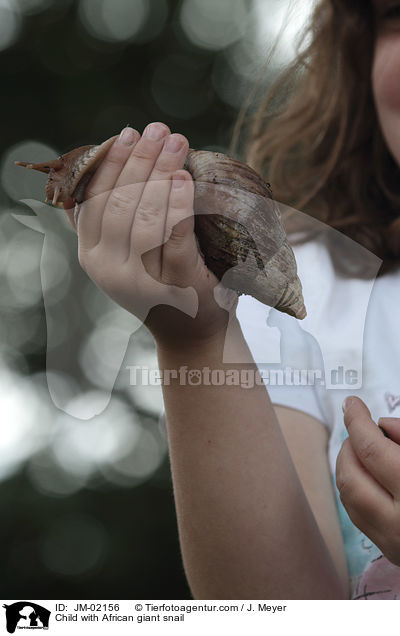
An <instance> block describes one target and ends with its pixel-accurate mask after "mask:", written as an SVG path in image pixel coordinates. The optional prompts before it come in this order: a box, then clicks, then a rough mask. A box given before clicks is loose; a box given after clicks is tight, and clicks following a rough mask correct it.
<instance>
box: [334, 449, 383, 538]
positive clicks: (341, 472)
mask: <svg viewBox="0 0 400 636" xmlns="http://www.w3.org/2000/svg"><path fill="white" fill-rule="evenodd" d="M336 485H337V488H338V490H339V494H340V499H341V501H342V503H343V505H344V507H345V508H346V510H347V512H348V513H349V515H350V516H351V515H352V514H353V515H354V514H357V516H358V518H359V519H364V523H365V524H368V525H371V526H374V527H375V528H377V529H379V528H382V527H386V526H387V524H388V523H389V522H390V521H391V519H392V516H393V498H392V496H391V495H390V494H389V493H388V492H387V490H385V489H384V488H383V487H382V486H381V485H380V484H379V483H378V482H377V481H376V480H375V479H374V478H373V477H372V475H370V473H369V472H368V471H367V470H366V469H365V468H364V466H363V465H362V463H361V462H360V460H359V459H358V457H357V455H356V453H355V452H354V449H353V447H352V444H351V441H350V439H349V438H347V439H346V440H345V441H344V442H343V444H342V448H341V449H340V452H339V454H338V457H337V460H336Z"/></svg>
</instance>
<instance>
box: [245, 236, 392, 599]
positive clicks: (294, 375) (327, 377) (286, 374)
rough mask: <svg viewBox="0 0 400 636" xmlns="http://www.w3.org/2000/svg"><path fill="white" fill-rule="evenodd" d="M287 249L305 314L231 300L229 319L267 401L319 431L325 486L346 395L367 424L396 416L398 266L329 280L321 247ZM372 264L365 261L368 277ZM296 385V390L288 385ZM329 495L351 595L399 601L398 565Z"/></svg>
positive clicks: (342, 434)
mask: <svg viewBox="0 0 400 636" xmlns="http://www.w3.org/2000/svg"><path fill="white" fill-rule="evenodd" d="M344 240H345V241H349V239H347V238H345V239H344ZM351 244H353V245H356V244H354V242H353V241H351ZM346 245H347V246H349V245H350V244H349V243H346ZM357 249H359V246H357ZM294 252H295V255H296V261H297V265H298V272H299V277H300V280H301V282H302V285H303V292H304V300H305V305H306V308H307V317H306V318H305V319H304V320H303V321H300V320H296V319H295V318H292V317H291V316H287V315H286V314H282V313H281V312H278V311H277V310H275V309H270V308H268V307H266V306H265V305H263V304H262V303H260V302H259V301H257V300H255V299H254V298H252V297H251V296H241V297H240V298H239V304H238V310H237V315H238V319H239V322H240V324H241V328H242V331H243V333H244V336H245V339H246V341H247V343H248V345H249V348H250V350H251V353H252V355H253V357H254V359H255V361H256V363H257V366H258V368H259V370H260V372H261V373H262V374H263V376H264V382H265V384H266V387H267V389H268V392H269V395H270V397H271V400H272V402H273V403H274V404H281V405H285V406H290V407H292V408H295V409H298V410H300V411H304V412H305V413H308V414H310V415H312V416H314V417H316V418H317V419H319V420H320V421H321V422H322V423H323V424H324V425H325V426H326V427H327V428H328V430H329V433H330V438H329V462H330V466H331V472H332V479H333V481H334V475H335V464H336V458H337V455H338V452H339V450H340V447H341V445H342V443H343V440H344V439H345V438H346V436H347V431H346V429H345V426H344V424H343V412H342V402H343V400H344V398H345V397H346V396H348V395H357V396H359V397H360V398H361V399H363V400H364V401H365V403H366V404H367V406H368V407H369V409H370V411H371V414H372V418H373V419H374V420H375V421H377V419H378V418H379V417H380V416H388V415H392V416H394V417H396V416H398V417H400V372H399V360H400V341H399V340H397V337H399V339H400V327H399V318H398V316H399V315H400V293H399V292H400V267H399V268H397V269H396V270H395V271H394V272H393V273H389V274H386V275H384V276H382V277H379V278H376V279H375V280H374V278H372V279H367V280H362V279H358V278H349V277H343V276H340V275H338V274H337V273H336V272H335V269H334V266H333V263H332V260H331V257H330V252H329V250H328V248H327V247H326V246H325V244H324V243H322V242H318V241H311V242H308V243H305V244H303V245H299V246H295V247H294ZM368 258H369V256H368ZM380 263H381V261H380V260H379V259H377V258H376V257H375V256H373V255H372V254H371V259H370V265H371V268H372V270H375V271H376V273H377V272H378V270H379V267H380ZM278 369H279V370H280V375H279V373H277V370H278ZM295 370H296V371H295ZM271 382H272V384H271ZM273 382H275V384H273ZM299 382H302V383H303V385H301V386H296V385H295V384H296V383H297V384H299ZM306 382H308V383H309V384H307V385H306V384H305V383H306ZM277 383H279V384H277ZM335 492H336V495H337V504H338V512H339V518H340V523H341V527H342V532H343V537H344V543H345V549H346V556H347V561H348V567H349V574H350V578H351V585H352V597H353V598H367V599H374V598H376V599H382V598H391V599H393V598H400V568H398V567H396V566H394V565H392V564H390V563H389V562H388V561H387V560H386V559H385V558H384V557H382V555H381V552H380V551H379V550H378V548H377V547H376V546H375V545H374V544H373V543H372V542H371V540H370V539H369V538H368V537H366V536H365V535H364V534H363V533H362V532H361V531H360V530H358V529H357V528H356V527H355V526H354V524H353V523H352V522H351V521H350V519H349V517H348V515H347V513H346V511H345V509H344V507H343V505H342V503H341V501H340V499H339V495H338V492H337V489H336V486H335Z"/></svg>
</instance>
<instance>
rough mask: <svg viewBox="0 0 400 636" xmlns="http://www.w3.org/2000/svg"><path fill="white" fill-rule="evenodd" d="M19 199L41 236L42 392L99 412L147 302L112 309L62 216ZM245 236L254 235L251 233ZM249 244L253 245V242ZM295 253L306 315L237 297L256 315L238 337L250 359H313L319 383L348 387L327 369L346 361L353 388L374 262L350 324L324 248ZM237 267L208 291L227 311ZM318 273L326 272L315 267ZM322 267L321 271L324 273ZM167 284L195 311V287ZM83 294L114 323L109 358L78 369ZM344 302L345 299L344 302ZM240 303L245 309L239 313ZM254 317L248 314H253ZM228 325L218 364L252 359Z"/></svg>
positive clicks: (87, 332) (65, 405)
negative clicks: (61, 285)
mask: <svg viewBox="0 0 400 636" xmlns="http://www.w3.org/2000/svg"><path fill="white" fill-rule="evenodd" d="M22 202H23V203H25V204H26V205H27V206H28V207H30V208H31V210H32V211H33V212H34V213H35V215H34V216H32V215H29V216H28V215H20V214H14V215H13V216H14V218H15V219H16V220H17V221H19V222H20V223H22V224H23V225H25V226H27V227H29V228H30V229H32V230H35V231H38V232H41V233H42V234H43V235H44V242H43V249H42V255H41V262H40V274H41V283H42V293H43V300H44V306H45V313H46V323H47V349H46V371H47V373H46V376H47V384H48V389H49V393H50V396H51V398H52V400H53V402H54V404H55V406H56V407H57V408H59V409H60V410H62V411H64V412H65V413H67V414H68V415H71V416H73V417H77V418H80V419H89V418H91V417H94V416H96V415H98V414H100V413H101V412H102V411H104V409H105V408H106V407H107V405H108V402H109V401H110V398H111V394H112V390H113V387H114V385H115V382H116V380H117V376H118V374H119V371H120V370H121V367H122V364H123V361H124V358H125V356H126V352H127V348H128V344H129V340H130V338H131V336H132V335H134V334H135V333H136V332H137V331H138V330H139V329H140V327H142V325H143V322H144V320H145V319H146V316H147V314H148V312H149V311H150V309H151V306H148V307H143V308H142V311H141V315H140V316H139V317H136V316H133V315H132V314H130V313H129V312H128V311H126V310H125V309H123V308H121V307H119V306H118V305H117V304H116V303H115V302H114V301H112V300H111V299H110V298H108V297H107V296H106V295H105V294H104V293H103V292H102V291H101V290H100V289H98V287H97V286H96V285H95V284H94V283H93V282H92V281H91V279H90V278H89V277H88V276H87V274H86V272H84V271H83V270H82V269H81V267H80V265H79V263H78V259H77V256H76V255H77V236H76V234H75V232H74V231H73V230H72V228H71V227H70V225H69V223H68V221H67V218H66V215H64V214H57V213H56V212H55V210H54V208H52V207H50V206H48V205H46V204H45V203H41V202H39V201H36V200H33V199H24V200H22ZM274 204H276V205H278V206H279V208H280V210H281V212H282V211H283V210H284V208H285V207H287V206H284V205H283V204H280V203H278V202H276V201H274ZM289 210H290V209H289ZM292 212H293V213H295V214H296V215H297V216H298V217H299V219H301V221H302V222H303V219H304V220H305V225H307V224H308V225H309V224H310V222H311V223H312V224H313V227H314V226H315V228H316V229H317V231H318V232H319V233H320V234H324V233H325V235H326V234H327V233H329V234H330V236H333V237H334V239H335V240H334V241H333V243H334V249H335V250H338V251H339V253H340V254H343V257H345V256H346V257H347V256H348V255H351V258H352V260H353V261H354V259H355V258H357V254H358V253H359V252H363V255H364V256H365V253H366V252H367V250H365V248H362V247H361V246H360V245H358V244H357V243H355V242H354V241H352V240H351V239H349V238H348V237H346V236H345V235H343V234H341V233H340V232H337V231H336V230H333V229H332V228H329V227H328V226H326V225H325V224H323V223H321V222H320V221H317V220H316V219H311V220H310V217H308V216H307V215H305V214H303V213H302V212H299V211H298V210H292ZM252 238H253V239H254V240H256V237H252ZM254 245H255V246H256V242H255V243H254ZM61 251H63V253H64V254H65V255H66V257H65V261H66V262H67V266H68V270H69V271H68V276H69V280H68V281H67V285H66V291H65V290H64V296H63V297H62V300H61V301H60V302H58V303H57V302H54V296H57V294H54V289H52V287H51V283H52V281H51V274H52V272H53V271H54V270H55V265H54V262H53V260H52V259H53V258H54V254H57V252H61ZM254 254H255V251H254V250H253V251H252V252H251V253H249V254H246V259H245V260H247V259H250V260H251V259H253V258H255V256H254ZM295 254H296V259H297V263H298V269H299V275H300V278H301V280H302V283H303V291H304V292H305V293H304V297H305V302H306V306H307V309H308V315H307V317H306V318H305V320H304V321H302V324H300V322H298V321H295V320H293V319H292V318H291V317H289V316H286V315H283V314H280V313H279V312H277V311H276V310H275V309H269V308H267V307H265V305H262V303H260V302H259V301H256V300H255V299H254V298H252V297H250V296H243V297H241V298H240V299H239V301H240V302H239V304H238V317H239V321H240V320H241V316H243V317H244V321H245V323H244V324H245V325H246V324H247V323H248V324H250V323H249V322H248V317H249V316H250V315H251V317H252V321H253V322H254V320H256V321H257V324H256V325H254V326H255V328H253V325H252V326H251V328H250V327H248V328H247V332H246V329H244V335H245V338H246V340H247V341H248V344H249V348H250V351H251V354H252V356H253V358H254V360H255V362H256V363H257V364H259V363H260V364H277V363H283V362H284V363H285V364H288V365H291V366H294V367H298V368H302V369H304V368H317V366H316V364H315V362H316V360H318V368H322V369H324V371H325V373H324V375H325V379H326V383H325V388H326V389H340V388H347V385H343V383H340V382H337V381H335V382H331V380H330V378H331V377H332V374H331V371H332V370H334V369H336V368H337V367H339V366H340V365H343V366H344V367H345V368H350V367H351V368H352V369H355V370H356V372H357V378H358V382H357V384H354V383H353V384H352V390H354V389H357V388H359V387H360V386H361V381H362V353H363V334H364V323H365V318H366V313H367V307H368V303H369V299H370V294H371V291H372V287H373V284H374V280H375V278H376V274H377V272H378V270H379V267H380V265H381V260H380V259H378V258H377V257H375V256H374V255H373V254H372V253H368V259H369V264H368V269H369V270H370V271H371V276H370V277H369V279H368V280H367V281H361V282H360V283H359V285H358V287H357V290H356V291H357V303H353V305H352V306H351V316H352V320H351V322H350V323H349V321H346V320H345V318H346V316H344V315H343V314H344V313H345V312H344V311H343V306H342V303H341V302H340V301H339V300H338V301H337V302H336V300H337V299H338V298H346V291H347V287H346V286H345V284H344V282H342V281H341V279H340V278H338V277H336V278H335V276H334V275H333V273H332V271H331V270H332V266H331V265H330V262H329V256H328V255H327V253H326V251H324V249H323V246H319V245H317V244H315V246H314V247H313V248H312V250H311V252H310V251H308V252H307V254H308V256H307V257H304V258H303V256H302V252H301V248H299V250H295ZM310 255H311V256H310ZM139 264H140V263H139ZM242 266H243V264H241V263H239V264H238V265H237V267H234V268H232V270H229V271H228V272H227V273H226V275H224V277H223V280H222V281H221V284H220V285H217V287H216V288H215V290H214V297H215V300H216V302H217V303H218V304H219V305H220V306H222V307H224V308H226V309H229V307H230V306H231V304H232V302H233V298H232V292H231V291H230V290H229V282H230V280H231V278H232V277H234V276H235V274H237V272H236V271H235V270H236V269H237V270H240V268H241V267H242ZM323 271H324V272H325V273H320V272H323ZM326 272H327V274H328V276H326ZM324 276H325V278H324ZM326 278H328V279H329V281H330V282H331V287H332V289H329V290H328V285H327V281H326ZM322 279H324V280H322ZM333 283H334V284H335V289H333ZM152 284H157V285H159V286H160V287H163V288H164V291H165V288H166V287H168V286H166V285H163V284H162V283H157V281H155V280H154V279H152ZM171 287H174V286H171ZM342 288H343V289H342ZM174 290H175V291H179V294H175V297H176V298H177V299H178V296H179V302H178V300H176V302H177V304H176V305H175V306H176V307H177V308H178V309H181V310H183V311H185V313H187V314H188V315H190V316H192V317H194V316H195V315H196V313H197V308H198V299H197V294H196V292H195V290H194V289H193V288H186V289H183V288H179V287H175V288H174ZM327 291H330V293H331V298H333V299H334V300H335V302H333V303H332V302H330V304H328V307H329V316H326V312H321V308H322V307H323V306H324V305H323V303H321V299H322V300H325V301H326V299H324V293H325V292H327ZM88 297H90V299H91V300H90V302H91V303H92V304H93V305H96V306H97V304H99V306H100V310H99V315H100V318H102V317H103V315H106V314H107V313H109V314H110V315H111V314H112V323H113V329H111V330H109V331H108V332H107V330H106V331H105V333H106V336H105V338H104V340H103V341H102V343H101V346H102V351H106V352H107V356H108V364H103V361H102V360H101V361H100V359H99V360H97V362H96V361H94V362H90V364H89V365H86V370H85V369H84V368H83V367H82V364H81V360H82V351H83V350H84V347H85V345H86V344H87V342H88V340H89V339H90V336H91V333H92V329H93V321H92V322H91V321H90V319H88V316H87V314H86V313H85V305H86V299H87V298H88ZM346 302H347V305H348V301H346ZM347 305H346V306H347ZM325 306H326V305H325ZM241 308H242V309H244V310H245V311H244V313H243V311H241ZM246 312H247V316H246ZM253 317H255V318H254V320H253ZM119 319H120V321H121V324H123V329H120V330H119V331H118V321H119ZM61 320H63V321H64V323H67V324H68V326H69V327H70V333H71V332H72V335H69V336H68V337H66V338H64V339H60V338H59V330H58V326H59V323H60V321H61ZM333 324H334V325H335V330H334V331H333V330H332V325H333ZM115 325H116V328H115ZM231 327H234V324H233V321H230V324H229V325H228V331H227V335H226V338H225V345H224V355H223V362H224V363H237V362H249V361H251V360H248V359H240V360H238V359H237V356H238V353H237V348H236V347H235V346H232V347H231V346H230V345H231V344H232V343H233V345H234V342H235V340H234V337H232V338H231V337H230V335H231V331H230V329H231ZM116 331H118V333H117V336H118V337H116ZM107 333H111V336H110V339H109V340H107V338H108V336H107ZM343 333H345V334H346V335H347V340H348V341H350V342H351V343H352V347H351V351H344V350H343V348H341V347H340V346H337V347H336V346H333V344H332V339H333V338H334V337H335V338H336V339H337V341H338V343H339V345H340V341H341V336H342V334H343ZM304 338H306V339H308V341H309V342H310V343H311V344H312V345H313V346H312V347H311V350H310V351H311V354H310V355H311V358H310V359H304V355H303V354H304V352H305V351H306V350H307V351H308V350H309V347H305V346H304V342H303V341H304ZM291 339H292V340H293V339H294V341H295V344H296V343H297V344H296V346H295V347H292V346H289V344H290V342H291ZM286 343H287V346H286ZM267 345H268V346H267ZM293 351H295V352H298V353H299V356H297V358H296V356H293ZM289 354H290V355H289ZM241 355H242V354H241ZM246 356H247V354H246V353H245V358H246ZM346 356H347V358H348V359H347V358H346ZM128 364H129V362H128ZM310 365H311V366H310ZM100 366H101V372H102V374H103V375H102V378H101V388H102V392H101V395H100V396H99V399H97V401H96V402H93V401H91V402H90V403H87V404H86V403H82V401H81V400H74V398H78V397H80V396H82V395H84V394H85V392H86V391H87V388H88V383H91V386H93V384H94V385H96V373H97V371H98V367H100ZM49 371H54V372H55V373H49ZM57 372H58V373H59V374H60V375H61V376H62V375H65V376H67V377H69V378H72V379H73V381H74V382H73V386H72V388H71V386H70V385H69V386H68V390H67V389H66V388H65V387H66V385H65V384H63V383H60V381H59V376H58V377H57ZM98 385H99V384H98V383H97V386H98ZM71 392H72V393H71Z"/></svg>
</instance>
